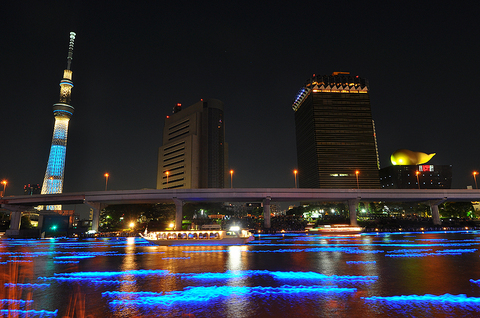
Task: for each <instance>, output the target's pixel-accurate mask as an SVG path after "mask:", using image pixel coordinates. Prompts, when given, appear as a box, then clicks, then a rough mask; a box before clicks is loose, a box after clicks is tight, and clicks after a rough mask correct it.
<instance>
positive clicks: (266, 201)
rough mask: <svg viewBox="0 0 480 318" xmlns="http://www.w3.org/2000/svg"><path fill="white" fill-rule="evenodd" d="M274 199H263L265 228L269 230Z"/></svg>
mask: <svg viewBox="0 0 480 318" xmlns="http://www.w3.org/2000/svg"><path fill="white" fill-rule="evenodd" d="M271 200H272V198H270V197H266V198H265V199H263V227H265V228H266V229H269V228H270V226H271V224H270V201H271Z"/></svg>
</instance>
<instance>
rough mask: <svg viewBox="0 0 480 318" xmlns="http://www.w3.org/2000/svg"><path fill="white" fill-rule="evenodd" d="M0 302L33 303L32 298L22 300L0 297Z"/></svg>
mask: <svg viewBox="0 0 480 318" xmlns="http://www.w3.org/2000/svg"><path fill="white" fill-rule="evenodd" d="M0 303H1V304H20V305H26V304H31V303H33V300H23V299H0Z"/></svg>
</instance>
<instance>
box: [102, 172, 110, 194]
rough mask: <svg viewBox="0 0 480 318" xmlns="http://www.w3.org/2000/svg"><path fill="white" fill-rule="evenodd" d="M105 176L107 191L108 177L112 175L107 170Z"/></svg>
mask: <svg viewBox="0 0 480 318" xmlns="http://www.w3.org/2000/svg"><path fill="white" fill-rule="evenodd" d="M103 176H104V177H105V191H107V186H108V177H109V176H110V175H109V174H108V172H107V173H105V174H104V175H103Z"/></svg>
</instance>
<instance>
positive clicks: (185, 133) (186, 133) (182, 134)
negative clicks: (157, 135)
mask: <svg viewBox="0 0 480 318" xmlns="http://www.w3.org/2000/svg"><path fill="white" fill-rule="evenodd" d="M189 133H190V132H189V131H188V130H187V131H186V132H184V133H181V134H179V135H176V136H173V137H170V138H168V141H170V140H172V139H175V138H178V137H181V136H184V135H188V134H189Z"/></svg>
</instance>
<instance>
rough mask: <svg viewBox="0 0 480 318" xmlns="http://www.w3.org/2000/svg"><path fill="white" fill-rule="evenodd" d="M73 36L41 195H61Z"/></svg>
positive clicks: (54, 108)
mask: <svg viewBox="0 0 480 318" xmlns="http://www.w3.org/2000/svg"><path fill="white" fill-rule="evenodd" d="M75 36H76V35H75V32H70V43H69V47H68V56H67V68H66V69H65V70H64V71H63V79H62V80H61V81H60V99H59V101H58V103H56V104H54V105H53V116H55V126H54V130H53V137H52V145H51V147H50V155H49V157H48V163H47V169H46V172H45V178H44V179H43V185H42V191H41V193H42V194H52V193H62V191H63V176H64V170H65V156H66V152H67V134H68V124H69V122H70V118H71V117H72V115H73V112H74V108H73V106H71V105H70V100H71V94H72V88H73V82H72V76H73V73H72V71H71V70H70V65H71V62H72V59H73V43H74V41H75ZM46 209H47V210H61V206H47V207H46Z"/></svg>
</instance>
